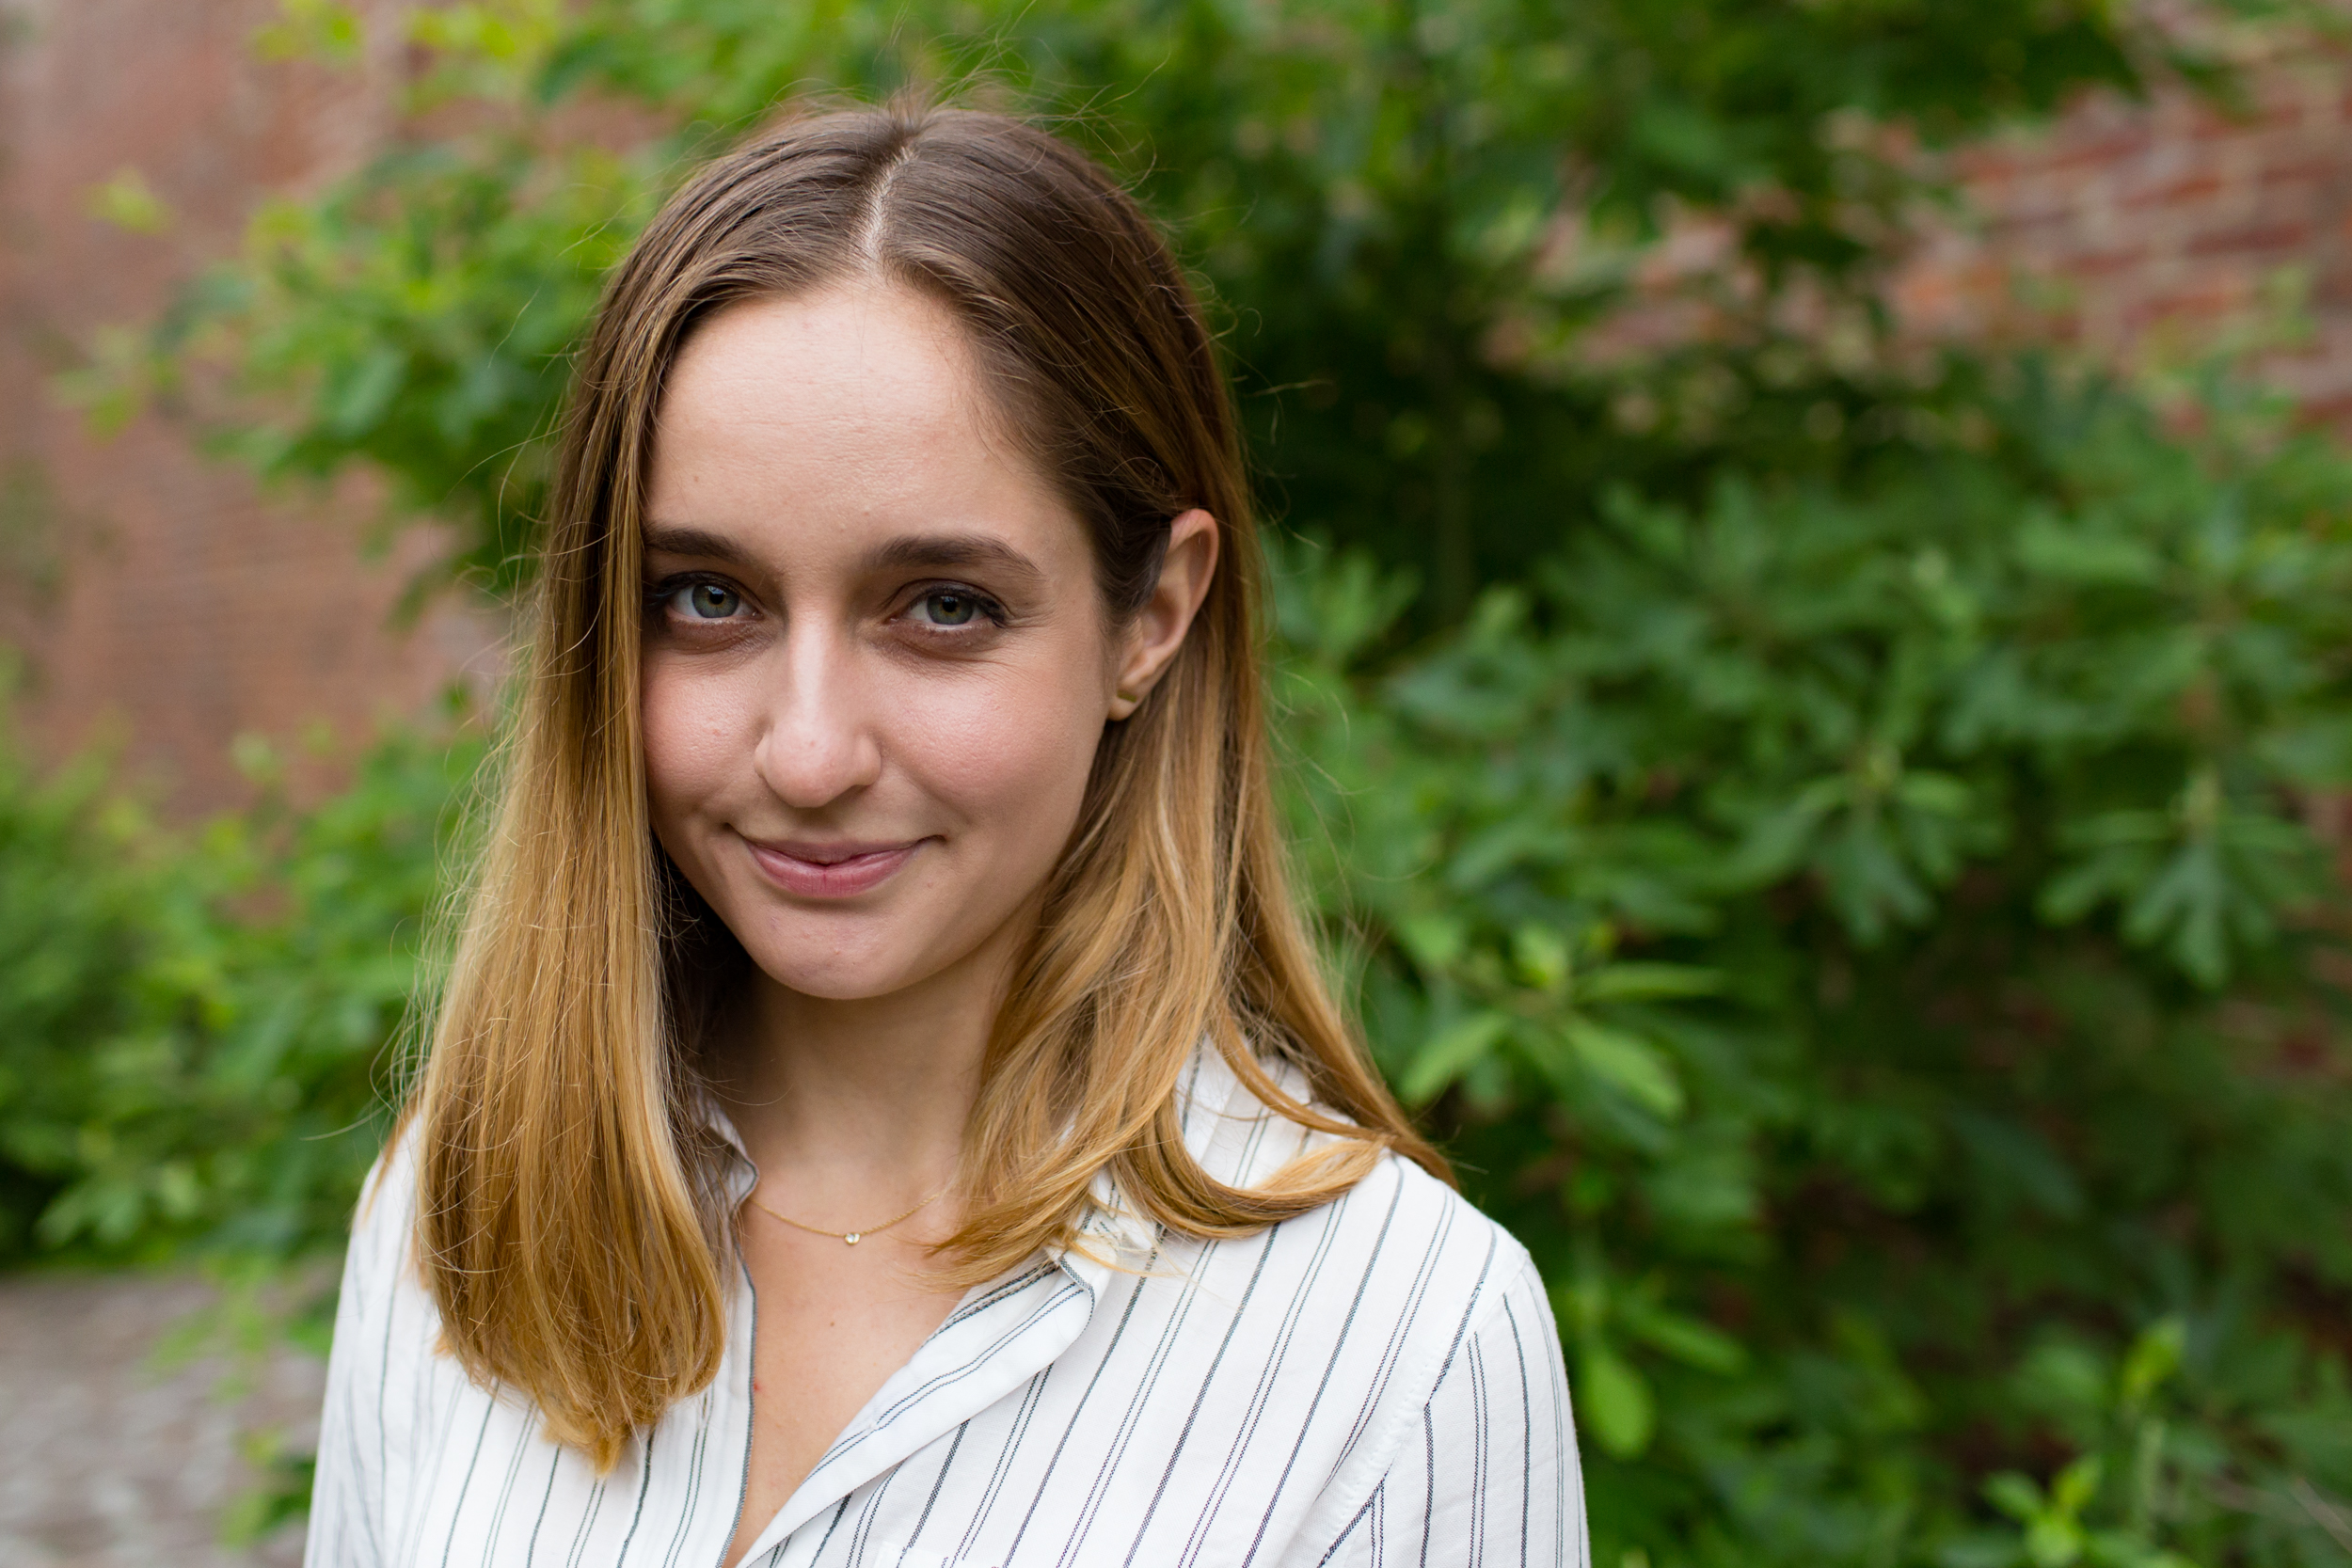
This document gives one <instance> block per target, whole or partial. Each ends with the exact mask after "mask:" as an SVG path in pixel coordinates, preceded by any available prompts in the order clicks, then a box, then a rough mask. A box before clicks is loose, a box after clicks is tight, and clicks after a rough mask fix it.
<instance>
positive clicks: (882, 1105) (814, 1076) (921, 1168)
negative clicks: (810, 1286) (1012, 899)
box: [715, 939, 1012, 1229]
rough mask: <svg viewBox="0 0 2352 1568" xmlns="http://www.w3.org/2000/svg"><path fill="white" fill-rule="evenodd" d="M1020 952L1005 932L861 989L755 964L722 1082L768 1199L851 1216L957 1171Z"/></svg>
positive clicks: (866, 1218) (819, 1216) (812, 1215)
mask: <svg viewBox="0 0 2352 1568" xmlns="http://www.w3.org/2000/svg"><path fill="white" fill-rule="evenodd" d="M1011 958H1012V953H1011V950H1010V943H1009V942H1007V941H1004V940H1001V939H1000V940H993V941H991V942H988V943H984V944H983V946H982V949H981V950H980V951H977V952H975V953H973V954H971V955H969V956H968V957H967V958H964V959H962V960H961V961H960V962H958V963H956V964H954V965H951V966H949V968H948V969H946V970H945V971H943V972H941V973H940V974H935V975H932V976H930V977H929V978H928V979H925V980H923V981H921V982H919V983H918V984H915V985H914V986H910V987H907V988H904V989H903V990H897V991H893V992H890V993H888V994H886V995H882V996H876V997H862V998H855V999H850V1000H839V999H834V998H827V997H817V996H809V995H806V994H804V993H802V992H799V991H794V990H787V988H785V987H783V986H780V985H778V984H776V983H775V982H774V981H773V980H771V979H770V978H768V976H767V975H765V974H761V973H760V972H759V971H758V970H756V969H755V970H754V971H753V972H752V974H751V976H750V978H749V981H748V983H747V984H746V986H745V989H744V990H743V991H742V992H741V993H740V994H739V999H738V1004H737V1006H735V1007H734V1008H733V1009H732V1011H733V1018H732V1021H731V1027H729V1028H727V1029H726V1031H725V1034H726V1037H727V1049H726V1050H725V1052H724V1054H723V1067H722V1070H721V1072H720V1073H719V1075H718V1078H719V1081H718V1083H717V1084H716V1085H715V1086H716V1088H717V1090H718V1092H719V1096H720V1099H721V1100H722V1101H723V1103H724V1105H725V1107H726V1111H727V1114H728V1116H729V1117H731V1118H732V1119H733V1120H734V1122H735V1125H736V1130H737V1131H738V1132H739V1133H740V1134H741V1136H742V1139H743V1143H744V1147H745V1148H746V1149H748V1150H749V1152H750V1154H751V1157H752V1160H753V1163H754V1164H756V1165H757V1166H758V1167H759V1171H760V1176H761V1192H762V1195H763V1197H764V1199H765V1200H766V1201H767V1202H769V1203H771V1204H773V1205H775V1206H776V1207H778V1208H781V1209H784V1211H785V1212H787V1213H789V1214H791V1215H792V1217H793V1218H795V1219H799V1220H803V1221H804V1222H805V1223H808V1224H811V1225H818V1226H821V1227H826V1228H829V1229H830V1228H849V1227H854V1226H857V1225H860V1224H865V1223H868V1222H870V1221H871V1220H872V1219H873V1218H874V1216H875V1215H876V1214H878V1213H881V1214H886V1213H888V1212H893V1211H895V1210H898V1209H901V1208H905V1207H907V1206H909V1205H911V1204H914V1203H915V1202H918V1201H920V1200H921V1199H922V1198H924V1197H925V1196H929V1195H930V1194H932V1193H934V1192H937V1191H939V1190H940V1189H942V1188H944V1187H946V1186H947V1185H948V1184H949V1183H951V1182H952V1181H953V1180H955V1175H956V1168H957V1163H958V1160H959V1158H960V1156H961V1152H962V1146H963V1135H964V1129H965V1127H966V1126H967V1125H968V1123H969V1122H970V1120H971V1115H972V1106H973V1103H974V1101H976V1100H977V1098H978V1095H979V1088H980V1071H981V1063H982V1058H983V1056H984V1054H985V1053H986V1052H987V1049H988V1038H989V1031H990V1029H991V1027H992V1026H993V1023H994V1021H995V1017H996V1009H997V1006H998V1005H999V1002H1000V1000H1001V997H1002V994H1003V989H1004V983H1005V980H1006V977H1007V972H1008V971H1009V967H1010V961H1011ZM787 1205H789V1207H787Z"/></svg>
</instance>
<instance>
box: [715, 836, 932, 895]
mask: <svg viewBox="0 0 2352 1568" xmlns="http://www.w3.org/2000/svg"><path fill="white" fill-rule="evenodd" d="M743 842H744V845H745V846H746V847H748V848H750V850H751V852H752V863H753V864H755V865H756V866H758V867H759V869H760V871H761V873H762V874H763V875H764V876H766V877H767V879H769V880H770V881H771V882H773V883H775V884H776V886H778V887H780V888H782V889H783V890H784V891H785V892H787V893H789V894H794V895H798V896H800V897H803V898H854V897H856V896H857V895H859V894H861V893H867V892H870V891H872V890H873V889H875V888H878V887H880V886H881V885H882V883H884V882H886V881H888V880H889V879H891V878H892V877H894V876H896V875H897V874H898V868H899V867H900V866H903V865H904V864H906V863H907V862H909V861H911V860H913V859H914V852H915V851H916V850H917V849H920V848H921V847H923V846H924V845H925V844H927V843H929V842H930V840H928V839H920V838H917V839H909V840H902V841H900V842H898V843H896V844H874V843H860V842H854V841H851V840H846V839H845V840H841V841H838V842H835V843H832V844H814V843H805V842H800V841H791V842H786V843H778V844H763V843H760V842H759V841H757V840H755V839H748V838H747V839H745V840H744V841H743Z"/></svg>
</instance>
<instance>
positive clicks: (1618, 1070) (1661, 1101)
mask: <svg viewBox="0 0 2352 1568" xmlns="http://www.w3.org/2000/svg"><path fill="white" fill-rule="evenodd" d="M1560 1033H1561V1035H1562V1036H1563V1037H1565V1039H1566V1040H1567V1042H1568V1047H1569V1049H1570V1050H1572V1051H1574V1052H1575V1053H1576V1056H1577V1060H1579V1061H1580V1062H1581V1063H1582V1064H1583V1065H1584V1068H1585V1070H1586V1071H1588V1072H1590V1073H1591V1074H1592V1075H1593V1076H1594V1077H1596V1078H1597V1079H1599V1080H1600V1081H1601V1082H1602V1083H1604V1084H1607V1085H1609V1086H1610V1087H1612V1088H1613V1089H1615V1090H1617V1091H1618V1092H1619V1093H1621V1094H1623V1095H1625V1096H1626V1097H1627V1098H1628V1099H1629V1100H1631V1101H1634V1102H1635V1103H1636V1104H1638V1105H1640V1106H1642V1107H1643V1108H1644V1109H1645V1110H1647V1111H1650V1112H1652V1113H1653V1114H1655V1115H1657V1116H1661V1117H1666V1118H1667V1119H1668V1120H1672V1119H1674V1118H1676V1117H1680V1116H1681V1115H1682V1108H1683V1097H1682V1085H1681V1083H1680V1081H1679V1080H1678V1079H1677V1078H1676V1076H1675V1070H1674V1068H1673V1066H1672V1064H1670V1063H1669V1062H1668V1061H1667V1060H1666V1056H1665V1053H1663V1052H1661V1051H1660V1050H1659V1049H1658V1048H1657V1047H1656V1046H1654V1045H1652V1044H1650V1043H1649V1042H1648V1041H1647V1040H1645V1039H1643V1038H1641V1037H1638V1036H1635V1035H1630V1034H1628V1033H1627V1032H1626V1031H1624V1030H1623V1029H1618V1028H1613V1027H1612V1026H1610V1025H1608V1024H1605V1023H1597V1022H1593V1021H1592V1020H1590V1019H1587V1018H1577V1017H1571V1018H1569V1019H1567V1020H1566V1021H1565V1022H1563V1023H1562V1024H1561V1025H1560Z"/></svg>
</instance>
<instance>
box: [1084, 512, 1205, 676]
mask: <svg viewBox="0 0 2352 1568" xmlns="http://www.w3.org/2000/svg"><path fill="white" fill-rule="evenodd" d="M1216 552H1217V535H1216V518H1215V517H1212V516H1210V515H1208V514H1207V513H1205V512H1203V511H1201V510H1200V508H1198V507H1195V508H1194V509H1193V510H1191V511H1190V512H1187V513H1185V514H1184V515H1182V516H1180V517H1178V518H1177V519H1176V520H1175V521H1174V522H1172V523H1170V524H1168V551H1167V553H1166V554H1165V555H1164V556H1162V557H1161V559H1160V580H1159V582H1158V583H1157V584H1156V585H1155V586H1154V587H1153V588H1152V596H1151V597H1150V598H1148V599H1146V600H1144V602H1143V608H1142V609H1141V610H1137V611H1136V617H1135V620H1134V621H1133V622H1131V623H1130V624H1129V625H1128V627H1127V632H1126V637H1125V639H1124V641H1122V643H1121V644H1120V653H1119V668H1118V683H1117V687H1116V689H1115V690H1114V692H1113V694H1112V696H1111V703H1110V716H1111V717H1112V718H1113V719H1124V718H1126V717H1127V716H1128V715H1129V714H1131V713H1133V712H1135V710H1136V707H1137V706H1139V705H1141V704H1142V702H1143V699H1144V696H1145V694H1146V693H1148V692H1149V691H1150V690H1151V689H1152V687H1153V686H1155V685H1157V684H1158V682H1159V678H1160V676H1161V675H1163V674H1165V673H1167V671H1168V664H1169V663H1170V662H1171V661H1172V660H1173V659H1174V658H1175V657H1176V650H1177V649H1179V648H1181V647H1183V646H1184V633H1185V632H1187V631H1189V630H1191V629H1192V618H1193V616H1195V615H1196V614H1198V613H1200V601H1201V600H1203V599H1205V598H1207V597H1208V596H1209V580H1210V578H1213V577H1215V576H1216Z"/></svg>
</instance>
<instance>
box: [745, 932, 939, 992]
mask: <svg viewBox="0 0 2352 1568" xmlns="http://www.w3.org/2000/svg"><path fill="white" fill-rule="evenodd" d="M745 950H746V952H747V953H748V954H749V956H750V958H751V960H752V962H753V963H755V964H756V965H758V967H759V972H760V973H761V974H765V975H766V976H768V978H769V979H770V980H771V981H773V982H774V983H775V984H777V985H779V986H781V987H783V988H784V989H785V990H788V991H792V992H794V993H796V994H798V995H801V996H807V997H814V998H817V999H818V1000H819V1001H824V1002H870V1001H872V1000H874V999H875V998H876V997H882V996H888V995H891V994H892V993H893V992H896V991H901V990H906V989H907V988H908V987H910V986H916V985H920V984H922V983H923V982H924V981H925V980H928V979H930V977H931V976H932V975H934V974H938V973H939V972H940V971H941V970H942V969H945V968H946V967H947V962H943V961H940V960H939V959H938V957H937V955H936V954H934V953H931V952H930V951H928V950H925V951H909V950H907V949H905V948H902V947H899V946H898V945H897V944H895V943H894V944H890V945H888V946H883V945H880V944H877V945H874V946H866V945H864V944H861V943H857V942H843V941H842V940H841V939H840V938H839V937H838V936H837V935H836V936H832V937H828V936H825V935H822V934H817V933H796V934H794V935H791V936H787V935H785V934H784V933H781V932H771V933H770V934H769V936H768V940H766V941H765V942H759V943H757V944H755V945H754V944H746V949H745ZM949 961H952V960H949Z"/></svg>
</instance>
